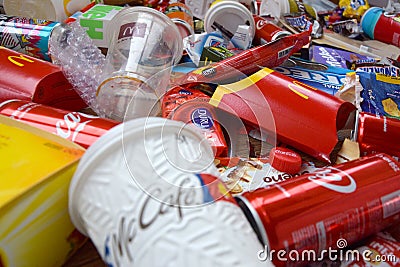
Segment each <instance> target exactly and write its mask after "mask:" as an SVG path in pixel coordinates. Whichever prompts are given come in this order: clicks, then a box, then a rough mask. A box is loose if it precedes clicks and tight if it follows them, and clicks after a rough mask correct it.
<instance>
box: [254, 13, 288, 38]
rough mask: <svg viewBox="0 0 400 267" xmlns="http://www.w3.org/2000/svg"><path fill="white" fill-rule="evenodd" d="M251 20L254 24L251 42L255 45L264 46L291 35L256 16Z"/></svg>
mask: <svg viewBox="0 0 400 267" xmlns="http://www.w3.org/2000/svg"><path fill="white" fill-rule="evenodd" d="M253 18H254V22H255V24H256V32H255V36H254V40H253V42H254V44H255V45H262V44H266V43H269V42H273V41H275V40H277V39H279V38H282V37H284V36H288V35H291V33H290V32H288V31H285V30H283V29H282V28H281V27H279V26H277V25H276V24H275V23H273V22H272V21H270V20H268V19H266V18H263V17H261V16H257V15H253Z"/></svg>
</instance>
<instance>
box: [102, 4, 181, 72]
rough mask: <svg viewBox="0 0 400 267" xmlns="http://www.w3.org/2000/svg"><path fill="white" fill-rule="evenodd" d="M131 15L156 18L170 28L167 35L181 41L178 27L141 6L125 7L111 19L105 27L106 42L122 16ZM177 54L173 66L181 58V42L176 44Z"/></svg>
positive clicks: (151, 9) (156, 12)
mask: <svg viewBox="0 0 400 267" xmlns="http://www.w3.org/2000/svg"><path fill="white" fill-rule="evenodd" d="M133 13H147V14H150V15H152V16H154V17H155V18H158V19H159V20H161V21H163V24H164V25H167V27H171V29H173V30H172V32H170V33H169V34H173V35H174V36H175V38H174V39H175V40H181V34H180V32H179V29H178V27H177V26H176V25H175V23H174V22H173V21H172V20H171V19H170V18H169V17H168V16H167V15H165V14H164V13H162V12H160V11H158V10H155V9H153V8H149V7H142V6H134V7H127V8H124V9H121V10H120V11H119V12H118V13H117V14H116V15H115V16H114V17H113V18H112V19H111V22H110V26H109V27H107V30H106V36H108V40H112V36H113V34H114V33H115V31H116V29H115V28H116V27H119V23H118V21H119V20H121V19H122V18H123V17H124V16H126V15H128V16H129V15H132V14H133ZM176 51H177V54H176V55H174V62H173V63H172V64H173V65H175V64H177V63H179V61H180V60H181V57H182V53H183V42H180V41H178V42H177V50H176Z"/></svg>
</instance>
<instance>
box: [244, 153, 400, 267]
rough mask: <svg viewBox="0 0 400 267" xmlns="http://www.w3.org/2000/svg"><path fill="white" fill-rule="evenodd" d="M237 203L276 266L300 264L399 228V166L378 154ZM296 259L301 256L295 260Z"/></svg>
mask: <svg viewBox="0 0 400 267" xmlns="http://www.w3.org/2000/svg"><path fill="white" fill-rule="evenodd" d="M237 201H238V203H239V204H240V206H241V207H242V209H243V211H244V212H245V214H246V215H247V218H248V219H249V220H250V222H251V224H252V225H253V227H254V229H255V231H256V232H257V233H258V235H259V238H260V240H261V241H262V242H263V243H264V244H265V246H266V248H269V251H270V252H271V251H274V252H275V253H278V255H280V257H279V258H277V257H276V255H277V254H275V256H274V255H272V256H271V257H270V259H272V260H273V262H274V263H275V265H277V266H292V265H294V264H296V265H299V264H301V263H306V262H307V261H314V260H319V259H322V258H324V256H326V255H327V254H326V253H327V252H328V250H336V249H344V248H345V247H346V246H347V245H351V244H354V243H355V242H358V241H360V240H362V239H363V238H365V237H367V236H369V235H371V234H374V233H377V232H379V231H381V230H382V229H384V228H386V227H388V226H390V225H394V224H396V223H397V224H398V223H399V222H400V165H399V163H398V162H397V161H395V160H394V159H393V158H391V157H390V156H389V155H386V154H383V153H381V154H376V155H372V156H368V157H364V158H360V159H358V160H354V161H350V162H346V163H343V164H339V165H336V166H333V167H325V168H321V169H319V170H318V171H316V172H314V173H309V174H305V175H302V176H299V177H298V178H296V179H293V180H290V181H286V182H282V183H279V184H276V185H273V186H271V187H269V188H263V189H258V190H256V191H253V192H248V193H245V194H243V195H242V196H239V197H237ZM294 252H296V253H294ZM294 254H296V255H294ZM305 254H306V256H304V255H305ZM297 255H303V256H304V257H300V258H293V257H296V256H297ZM307 255H308V256H307ZM307 257H309V258H307ZM285 260H286V261H285Z"/></svg>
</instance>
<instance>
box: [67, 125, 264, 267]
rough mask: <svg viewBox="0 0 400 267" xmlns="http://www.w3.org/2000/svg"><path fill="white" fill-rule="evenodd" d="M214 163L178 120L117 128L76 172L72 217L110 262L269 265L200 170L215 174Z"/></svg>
mask: <svg viewBox="0 0 400 267" xmlns="http://www.w3.org/2000/svg"><path fill="white" fill-rule="evenodd" d="M212 161H213V154H212V149H211V147H210V146H209V144H208V143H207V141H206V140H204V138H203V137H202V135H200V134H199V133H197V132H196V131H195V130H194V129H192V128H190V127H188V126H187V125H185V124H184V123H182V122H177V121H171V120H167V119H162V118H148V119H145V118H142V119H135V120H131V121H128V122H126V123H124V124H121V125H119V126H117V127H114V128H113V129H112V130H110V131H109V132H108V133H106V134H105V135H103V136H102V137H101V138H100V139H99V140H98V141H97V142H96V143H94V144H93V145H92V146H91V147H90V148H89V149H88V150H87V152H86V153H85V155H84V156H83V158H82V159H81V162H80V164H79V166H78V169H77V171H76V173H75V175H74V177H73V180H72V183H71V186H70V194H69V210H70V215H71V219H72V222H73V223H74V225H75V226H76V227H77V229H78V230H79V231H80V232H82V233H84V234H86V235H88V236H89V237H90V238H91V239H92V240H93V242H94V244H95V246H96V247H97V250H98V252H99V253H100V255H101V257H102V258H103V260H104V261H105V262H106V263H107V264H108V266H147V267H153V266H157V267H158V266H160V267H161V266H174V267H186V266H191V267H197V266H199V267H200V266H202V267H204V266H207V267H213V266H215V267H217V266H218V267H224V266H229V267H232V266H268V265H266V263H265V262H261V261H259V260H258V258H257V255H258V254H257V253H258V251H259V250H260V249H262V247H261V243H260V242H259V241H258V239H257V237H256V235H255V233H254V231H253V230H252V229H251V226H250V224H249V222H248V221H247V220H246V218H245V217H244V214H243V213H242V212H241V210H240V208H239V207H238V206H237V204H236V203H234V202H231V200H232V199H231V198H230V197H229V195H225V193H226V191H224V190H225V189H224V187H223V185H222V184H221V181H220V180H218V179H215V178H212V177H211V176H207V175H205V174H204V173H211V174H215V175H217V170H216V168H215V167H214V165H213V164H212ZM200 173H202V174H200ZM200 177H202V179H199V178H200ZM210 177H211V178H210ZM206 178H207V179H208V180H207V179H206ZM210 179H211V180H210ZM213 179H214V180H213ZM207 181H208V182H207ZM210 181H212V183H210ZM205 184H206V185H205ZM216 196H219V197H216Z"/></svg>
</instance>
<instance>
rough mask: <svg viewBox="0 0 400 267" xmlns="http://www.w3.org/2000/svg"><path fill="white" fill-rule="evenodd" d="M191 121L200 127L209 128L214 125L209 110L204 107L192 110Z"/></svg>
mask: <svg viewBox="0 0 400 267" xmlns="http://www.w3.org/2000/svg"><path fill="white" fill-rule="evenodd" d="M191 118H192V122H193V124H194V125H196V126H197V127H199V128H201V129H210V128H211V127H213V125H214V121H213V119H212V116H211V113H210V111H208V110H207V109H206V108H198V109H196V110H195V111H193V112H192V116H191Z"/></svg>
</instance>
